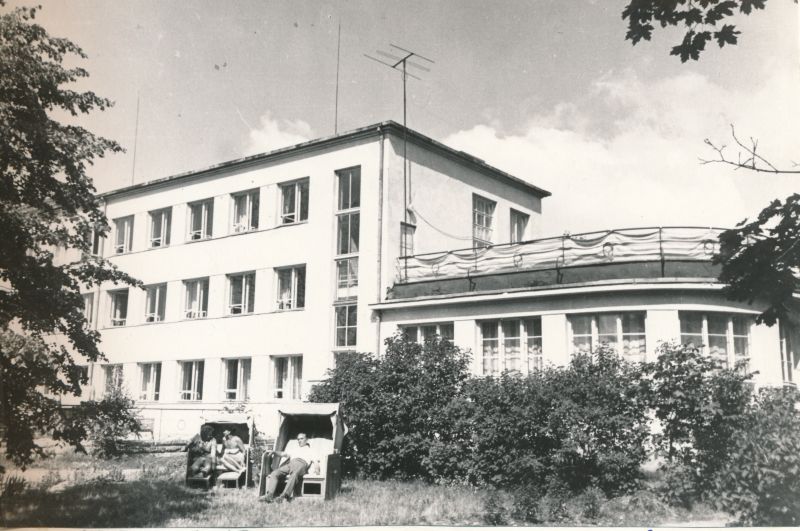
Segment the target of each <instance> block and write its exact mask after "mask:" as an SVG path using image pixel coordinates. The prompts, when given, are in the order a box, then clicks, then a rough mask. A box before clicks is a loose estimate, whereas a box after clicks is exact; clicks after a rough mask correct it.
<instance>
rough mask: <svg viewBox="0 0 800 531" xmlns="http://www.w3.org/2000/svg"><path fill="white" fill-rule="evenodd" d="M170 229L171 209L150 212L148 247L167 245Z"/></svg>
mask: <svg viewBox="0 0 800 531" xmlns="http://www.w3.org/2000/svg"><path fill="white" fill-rule="evenodd" d="M171 228H172V207H170V208H163V209H161V210H154V211H152V212H150V247H165V246H167V245H169V233H170V230H171Z"/></svg>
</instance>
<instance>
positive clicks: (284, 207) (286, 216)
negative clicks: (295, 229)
mask: <svg viewBox="0 0 800 531" xmlns="http://www.w3.org/2000/svg"><path fill="white" fill-rule="evenodd" d="M307 219H308V180H307V179H306V180H302V181H297V182H294V183H289V184H282V185H281V225H287V224H289V223H297V222H299V221H306V220H307Z"/></svg>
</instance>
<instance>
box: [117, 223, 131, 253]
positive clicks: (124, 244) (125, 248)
mask: <svg viewBox="0 0 800 531" xmlns="http://www.w3.org/2000/svg"><path fill="white" fill-rule="evenodd" d="M132 242H133V216H128V217H124V218H118V219H115V220H114V253H116V254H122V253H129V252H130V251H131V245H132Z"/></svg>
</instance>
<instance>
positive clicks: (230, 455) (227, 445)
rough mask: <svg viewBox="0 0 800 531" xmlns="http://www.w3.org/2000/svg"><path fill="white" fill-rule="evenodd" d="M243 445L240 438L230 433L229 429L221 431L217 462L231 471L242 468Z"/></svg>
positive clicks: (243, 457) (237, 470)
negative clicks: (220, 449)
mask: <svg viewBox="0 0 800 531" xmlns="http://www.w3.org/2000/svg"><path fill="white" fill-rule="evenodd" d="M245 451H246V449H245V447H244V443H243V442H242V439H241V438H239V437H238V436H237V435H233V434H231V430H227V429H226V430H225V431H223V432H222V455H221V456H220V459H219V463H220V464H221V465H222V466H224V467H225V469H226V470H229V471H231V472H239V471H241V470H242V469H244V459H245Z"/></svg>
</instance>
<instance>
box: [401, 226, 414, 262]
mask: <svg viewBox="0 0 800 531" xmlns="http://www.w3.org/2000/svg"><path fill="white" fill-rule="evenodd" d="M416 232H417V226H416V225H414V224H413V223H406V222H405V221H401V222H400V258H403V257H406V256H414V236H415V234H416Z"/></svg>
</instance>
